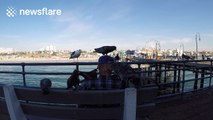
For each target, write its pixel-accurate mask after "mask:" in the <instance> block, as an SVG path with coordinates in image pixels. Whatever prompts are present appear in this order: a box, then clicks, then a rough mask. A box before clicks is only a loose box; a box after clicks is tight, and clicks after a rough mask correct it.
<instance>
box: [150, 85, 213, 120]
mask: <svg viewBox="0 0 213 120" xmlns="http://www.w3.org/2000/svg"><path fill="white" fill-rule="evenodd" d="M157 101H158V103H157V104H156V107H155V110H154V112H153V114H152V116H151V118H150V119H151V120H213V88H208V89H206V90H202V91H195V92H192V93H187V94H185V95H183V96H176V97H173V98H166V99H164V100H163V99H162V100H157Z"/></svg>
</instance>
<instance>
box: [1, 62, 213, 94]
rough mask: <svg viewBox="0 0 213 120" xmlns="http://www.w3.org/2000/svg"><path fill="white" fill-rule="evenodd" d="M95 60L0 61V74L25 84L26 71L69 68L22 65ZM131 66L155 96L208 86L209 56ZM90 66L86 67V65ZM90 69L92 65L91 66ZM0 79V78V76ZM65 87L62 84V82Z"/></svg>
mask: <svg viewBox="0 0 213 120" xmlns="http://www.w3.org/2000/svg"><path fill="white" fill-rule="evenodd" d="M97 64H98V63H97V62H76V63H68V62H57V63H0V67H2V69H1V70H0V76H1V74H6V75H8V76H10V75H12V74H17V75H21V76H22V82H23V86H25V87H27V84H26V83H27V82H28V80H27V79H26V75H43V76H45V75H57V76H58V75H59V76H60V75H67V76H70V75H71V74H72V73H71V72H72V71H70V72H63V71H62V72H61V70H60V69H59V70H58V71H48V72H44V71H28V70H26V67H31V69H33V67H35V66H41V67H46V66H71V67H73V68H72V70H73V69H77V70H79V69H80V67H82V66H93V68H94V66H95V67H96V66H97ZM126 64H129V65H131V66H134V70H135V71H136V73H137V74H138V76H139V77H140V81H141V84H142V87H143V86H150V85H153V84H154V85H158V86H159V96H161V97H164V96H172V95H176V94H183V93H186V92H192V91H196V90H200V89H204V88H208V87H211V86H212V85H213V84H212V68H213V66H212V60H190V61H187V60H182V61H152V60H144V61H140V62H127V63H126ZM3 66H9V67H13V66H15V67H20V68H21V69H20V70H19V71H17V70H12V71H11V70H4V69H3ZM62 68H63V67H62ZM89 69H90V68H89ZM91 70H92V68H91ZM0 81H1V79H0ZM65 87H66V86H65Z"/></svg>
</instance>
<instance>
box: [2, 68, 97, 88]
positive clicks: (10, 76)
mask: <svg viewBox="0 0 213 120" xmlns="http://www.w3.org/2000/svg"><path fill="white" fill-rule="evenodd" d="M95 68H97V65H84V66H79V70H80V71H85V72H86V71H91V70H94V69H95ZM75 69H76V67H75V66H26V67H25V72H26V73H30V74H25V81H26V86H32V87H39V85H40V80H41V79H43V78H48V79H50V80H51V81H52V87H54V88H66V86H67V79H68V78H69V77H70V76H71V73H72V72H73V71H74V70H75ZM0 71H1V72H4V71H6V72H16V73H0V84H11V85H21V86H23V85H24V82H23V75H22V74H17V73H18V72H19V73H21V72H22V68H21V66H1V67H0ZM31 73H42V74H31ZM44 73H65V74H59V75H52V74H47V75H45V74H44Z"/></svg>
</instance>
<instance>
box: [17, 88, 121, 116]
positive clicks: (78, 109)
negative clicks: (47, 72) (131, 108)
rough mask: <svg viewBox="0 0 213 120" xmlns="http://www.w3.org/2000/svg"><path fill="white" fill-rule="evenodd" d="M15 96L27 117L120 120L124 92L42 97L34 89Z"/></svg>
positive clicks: (62, 92)
mask: <svg viewBox="0 0 213 120" xmlns="http://www.w3.org/2000/svg"><path fill="white" fill-rule="evenodd" d="M15 92H16V95H17V98H18V99H19V100H22V101H23V102H21V106H22V109H23V112H24V113H25V114H27V115H28V116H42V117H48V118H58V119H67V118H69V119H93V120H94V119H102V118H106V119H122V117H123V104H124V91H123V90H116V91H114V90H108V91H70V90H51V92H50V94H48V95H43V94H42V92H41V91H40V90H39V89H37V88H23V87H19V88H18V87H16V88H15Z"/></svg>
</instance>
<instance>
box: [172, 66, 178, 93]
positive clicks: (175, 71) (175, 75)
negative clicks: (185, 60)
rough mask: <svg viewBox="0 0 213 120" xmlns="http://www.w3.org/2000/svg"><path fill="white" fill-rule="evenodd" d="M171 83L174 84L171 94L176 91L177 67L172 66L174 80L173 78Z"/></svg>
mask: <svg viewBox="0 0 213 120" xmlns="http://www.w3.org/2000/svg"><path fill="white" fill-rule="evenodd" d="M173 82H175V84H173V91H172V93H175V90H176V85H177V83H176V82H177V65H174V78H173Z"/></svg>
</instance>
